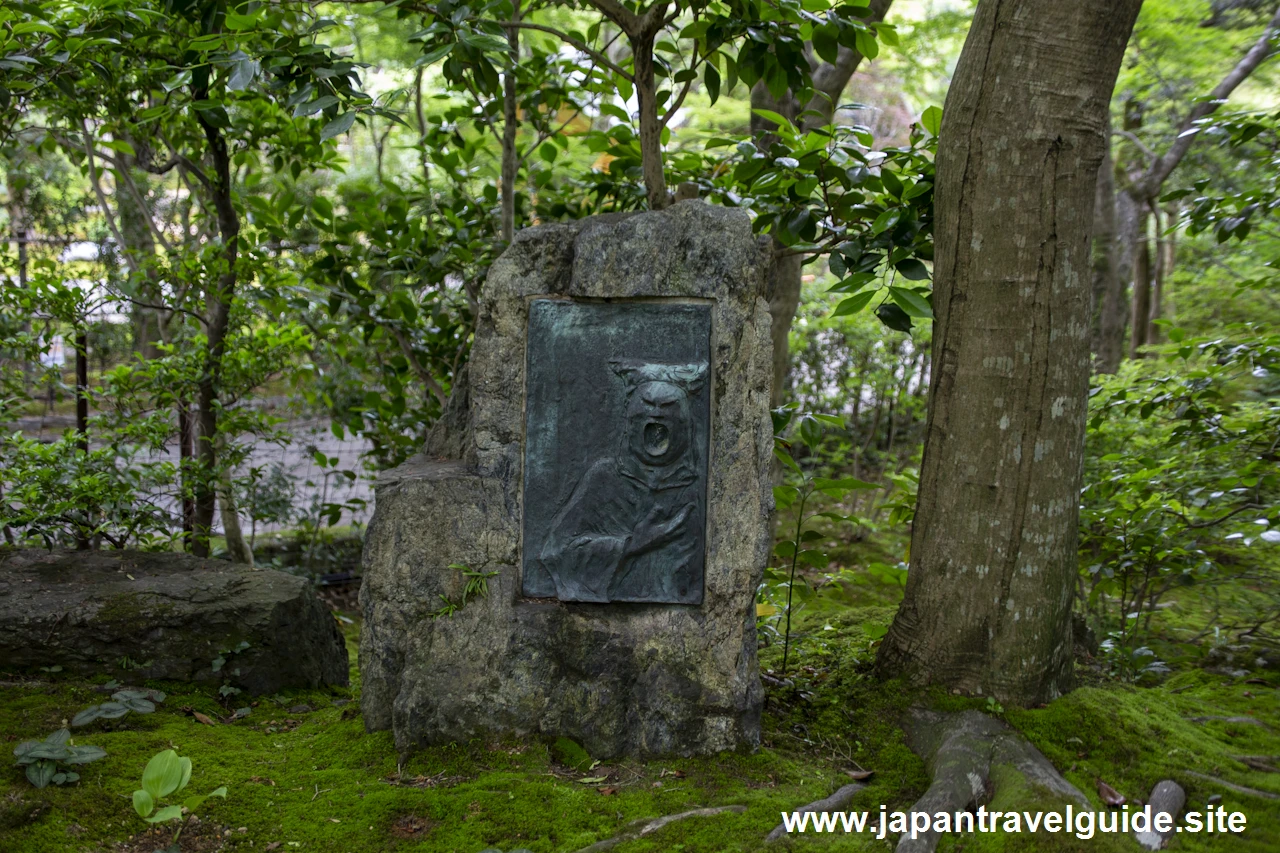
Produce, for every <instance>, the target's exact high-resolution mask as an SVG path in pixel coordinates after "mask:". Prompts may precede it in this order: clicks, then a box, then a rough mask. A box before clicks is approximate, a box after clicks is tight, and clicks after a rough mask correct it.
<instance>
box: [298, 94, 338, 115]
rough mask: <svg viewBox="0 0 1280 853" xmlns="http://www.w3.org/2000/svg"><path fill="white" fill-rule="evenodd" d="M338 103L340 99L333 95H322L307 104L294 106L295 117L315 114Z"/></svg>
mask: <svg viewBox="0 0 1280 853" xmlns="http://www.w3.org/2000/svg"><path fill="white" fill-rule="evenodd" d="M336 103H338V99H337V98H336V97H334V96H333V95H321V96H320V97H318V98H316V99H315V100H314V101H308V102H307V103H305V104H298V106H296V107H294V108H293V116H294V118H301V117H302V116H309V115H315V114H316V113H318V112H320V111H321V110H323V109H326V108H328V107H331V106H333V105H334V104H336Z"/></svg>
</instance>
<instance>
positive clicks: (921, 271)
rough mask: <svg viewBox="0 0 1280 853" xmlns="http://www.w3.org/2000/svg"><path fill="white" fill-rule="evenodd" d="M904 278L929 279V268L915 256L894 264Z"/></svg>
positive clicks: (913, 279)
mask: <svg viewBox="0 0 1280 853" xmlns="http://www.w3.org/2000/svg"><path fill="white" fill-rule="evenodd" d="M893 268H894V269H896V270H897V271H898V273H899V275H901V276H902V277H903V278H905V279H907V280H909V281H928V280H929V268H928V267H926V266H925V265H924V264H923V263H921V262H920V261H918V260H916V259H915V258H906V259H904V260H901V261H898V262H897V263H896V264H894V265H893Z"/></svg>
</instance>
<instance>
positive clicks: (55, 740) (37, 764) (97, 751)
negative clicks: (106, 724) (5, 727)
mask: <svg viewBox="0 0 1280 853" xmlns="http://www.w3.org/2000/svg"><path fill="white" fill-rule="evenodd" d="M13 754H14V755H15V756H17V758H18V766H19V767H25V768H26V773H27V779H28V780H29V781H30V782H31V784H32V785H35V786H36V787H37V788H43V787H45V786H46V785H48V784H50V783H53V784H54V785H66V784H69V783H71V782H75V781H76V780H78V779H79V778H80V774H79V773H74V772H72V771H70V770H67V769H66V768H65V765H76V764H88V763H89V762H90V761H97V760H98V759H99V758H106V756H107V753H106V750H104V749H103V748H102V747H100V746H87V745H86V746H76V745H75V744H73V743H71V732H70V730H68V729H59V730H58V731H56V732H54V733H53V734H51V735H49V736H48V737H47V738H45V739H44V740H42V741H39V740H29V741H25V742H24V743H20V744H18V745H17V746H16V747H15V748H14V750H13Z"/></svg>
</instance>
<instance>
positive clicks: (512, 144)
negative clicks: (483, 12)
mask: <svg viewBox="0 0 1280 853" xmlns="http://www.w3.org/2000/svg"><path fill="white" fill-rule="evenodd" d="M511 20H512V22H514V23H518V22H519V21H520V3H519V0H517V2H516V4H515V6H514V7H513V9H512V12H511ZM507 44H508V45H509V47H508V49H507V70H506V73H504V74H503V75H502V239H503V240H505V241H506V242H508V243H510V242H511V241H512V240H513V239H514V238H515V235H516V172H517V170H519V168H520V161H519V156H518V154H519V152H517V151H516V134H517V133H518V132H519V130H520V113H519V110H517V109H516V107H517V104H516V69H517V68H518V67H519V66H520V30H519V28H517V27H507Z"/></svg>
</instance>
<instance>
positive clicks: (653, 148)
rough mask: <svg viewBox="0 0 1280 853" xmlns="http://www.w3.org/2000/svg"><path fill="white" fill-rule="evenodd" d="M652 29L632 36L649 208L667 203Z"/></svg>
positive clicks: (643, 166)
mask: <svg viewBox="0 0 1280 853" xmlns="http://www.w3.org/2000/svg"><path fill="white" fill-rule="evenodd" d="M654 35H655V34H654V33H642V34H640V35H639V36H632V37H631V55H632V57H633V58H634V69H635V75H636V96H637V98H638V99H639V102H640V104H639V105H640V169H641V172H642V173H643V174H644V186H645V191H646V193H647V194H648V196H649V209H650V210H662V209H663V208H665V207H666V206H667V205H668V204H669V203H670V200H669V199H668V197H667V177H666V175H665V173H664V172H663V169H662V122H661V120H660V119H659V118H658V86H657V82H656V79H655V77H654V70H653V42H654Z"/></svg>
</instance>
